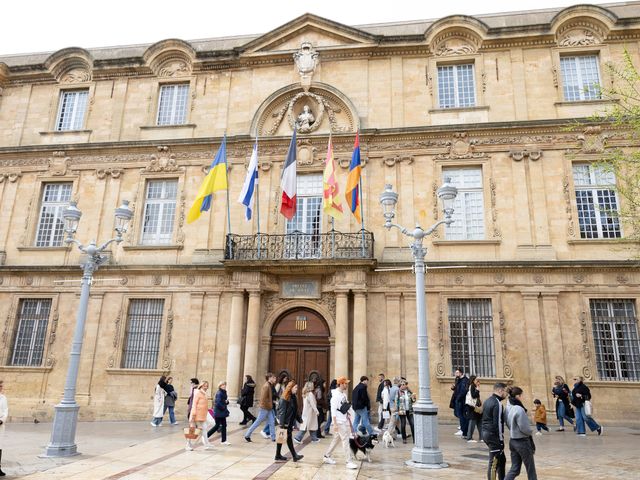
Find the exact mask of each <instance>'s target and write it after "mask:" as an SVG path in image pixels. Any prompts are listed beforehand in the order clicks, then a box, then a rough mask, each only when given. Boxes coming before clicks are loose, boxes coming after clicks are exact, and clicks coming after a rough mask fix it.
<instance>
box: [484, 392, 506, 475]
mask: <svg viewBox="0 0 640 480" xmlns="http://www.w3.org/2000/svg"><path fill="white" fill-rule="evenodd" d="M506 391H507V386H506V385H505V384H504V383H496V384H495V385H494V386H493V395H491V396H490V397H489V398H487V399H486V400H485V401H484V407H483V409H482V427H481V429H482V441H483V442H484V443H486V444H487V447H489V469H488V471H487V479H488V480H495V479H496V478H498V479H499V480H504V476H505V470H506V468H505V467H506V464H507V458H506V457H505V455H504V410H503V409H502V400H504V398H505V397H506Z"/></svg>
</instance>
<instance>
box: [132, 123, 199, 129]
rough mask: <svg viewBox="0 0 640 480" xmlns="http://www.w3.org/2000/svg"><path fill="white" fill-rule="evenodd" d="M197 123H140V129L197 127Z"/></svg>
mask: <svg viewBox="0 0 640 480" xmlns="http://www.w3.org/2000/svg"><path fill="white" fill-rule="evenodd" d="M196 126H197V125H196V124H195V123H179V124H176V125H140V130H164V129H178V128H196Z"/></svg>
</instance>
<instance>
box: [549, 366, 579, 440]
mask: <svg viewBox="0 0 640 480" xmlns="http://www.w3.org/2000/svg"><path fill="white" fill-rule="evenodd" d="M570 393H571V390H570V389H569V386H568V385H567V384H566V383H565V382H564V378H562V377H561V376H560V375H557V376H556V380H555V382H553V388H552V389H551V394H552V395H553V398H555V399H556V416H557V417H558V423H559V424H560V426H559V427H558V428H556V432H564V421H565V420H566V421H567V422H569V423H570V424H571V425H573V419H572V418H573V416H574V412H573V410H572V409H571V402H570V400H569V394H570Z"/></svg>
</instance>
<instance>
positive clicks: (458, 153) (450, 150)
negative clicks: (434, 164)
mask: <svg viewBox="0 0 640 480" xmlns="http://www.w3.org/2000/svg"><path fill="white" fill-rule="evenodd" d="M476 143H477V142H476V140H469V139H468V138H467V133H466V132H458V133H454V134H453V138H452V139H451V140H450V141H448V142H447V144H446V146H447V149H446V151H445V152H443V153H439V154H438V155H436V157H435V158H436V159H439V160H451V159H456V160H457V159H465V158H487V157H488V155H487V154H486V153H484V152H476V151H475V148H476Z"/></svg>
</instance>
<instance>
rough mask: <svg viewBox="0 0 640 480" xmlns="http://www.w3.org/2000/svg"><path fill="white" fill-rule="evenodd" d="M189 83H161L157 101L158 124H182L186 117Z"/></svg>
mask: <svg viewBox="0 0 640 480" xmlns="http://www.w3.org/2000/svg"><path fill="white" fill-rule="evenodd" d="M188 94H189V84H187V83H184V84H178V85H162V86H161V87H160V100H159V101H158V125H182V124H184V123H185V122H186V118H187V95H188Z"/></svg>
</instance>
